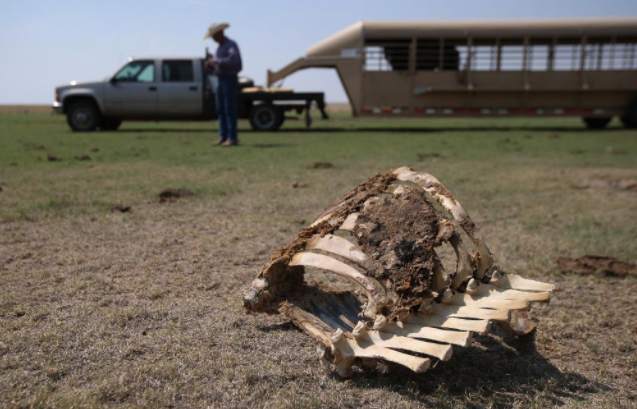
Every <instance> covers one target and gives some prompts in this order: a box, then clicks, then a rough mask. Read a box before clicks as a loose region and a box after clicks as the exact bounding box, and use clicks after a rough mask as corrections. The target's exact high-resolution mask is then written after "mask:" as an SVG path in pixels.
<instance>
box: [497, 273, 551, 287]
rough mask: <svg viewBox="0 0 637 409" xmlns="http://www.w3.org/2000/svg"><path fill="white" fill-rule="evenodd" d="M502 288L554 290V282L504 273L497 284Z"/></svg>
mask: <svg viewBox="0 0 637 409" xmlns="http://www.w3.org/2000/svg"><path fill="white" fill-rule="evenodd" d="M495 285H496V286H497V287H500V288H511V289H513V290H522V291H553V290H555V285H554V284H549V283H543V282H541V281H535V280H529V279H528V278H524V277H521V276H519V275H517V274H504V276H503V277H502V278H500V279H499V280H498V282H497V283H496V284H495Z"/></svg>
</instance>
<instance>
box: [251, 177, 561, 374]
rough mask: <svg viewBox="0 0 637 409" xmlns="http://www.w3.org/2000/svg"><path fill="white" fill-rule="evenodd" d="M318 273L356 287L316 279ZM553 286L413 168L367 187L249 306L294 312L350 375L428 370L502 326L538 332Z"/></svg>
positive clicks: (280, 263) (267, 279) (280, 258)
mask: <svg viewBox="0 0 637 409" xmlns="http://www.w3.org/2000/svg"><path fill="white" fill-rule="evenodd" d="M443 247H446V248H450V249H451V250H450V251H449V252H450V254H452V255H453V257H452V261H451V262H449V261H448V258H446V259H444V260H443V257H442V256H441V254H442V250H443ZM313 271H320V272H323V273H326V274H327V275H334V276H335V277H340V278H345V279H347V281H348V282H351V283H353V285H354V287H355V290H352V289H351V288H348V289H343V288H338V287H335V286H333V285H332V284H330V283H327V284H326V283H325V282H311V281H310V280H308V277H307V276H308V275H309V273H311V272H313ZM553 289H554V286H553V285H552V284H548V283H543V282H539V281H534V280H529V279H525V278H522V277H520V276H518V275H514V274H506V273H504V272H503V271H502V270H501V269H500V268H499V267H498V266H497V265H496V264H495V262H494V258H493V255H492V254H491V252H490V250H489V248H488V247H487V245H486V244H485V243H484V241H482V239H481V238H480V237H479V234H478V229H477V228H476V226H475V224H474V223H473V222H472V221H471V219H470V218H469V216H468V215H467V213H466V212H465V210H464V209H463V208H462V206H461V205H460V203H458V201H457V200H456V199H455V198H454V197H453V195H452V194H451V193H450V192H449V191H448V190H447V188H446V187H445V186H444V185H442V184H441V183H440V182H439V181H438V179H436V178H435V177H434V176H432V175H429V174H426V173H416V172H415V171H413V170H412V169H410V168H406V167H402V168H398V169H395V170H393V171H391V172H388V173H385V174H379V175H376V176H374V177H372V178H371V179H369V180H368V181H366V182H364V183H362V184H361V185H359V186H357V187H356V188H355V189H354V190H352V191H351V192H349V193H348V194H347V195H346V196H345V197H344V199H343V200H342V201H340V202H339V203H338V204H337V205H335V206H333V207H331V208H330V209H328V210H327V211H325V212H324V213H323V214H322V215H321V216H319V218H318V219H317V220H316V221H315V222H314V223H313V224H312V225H311V226H310V227H308V228H305V229H303V230H302V231H301V232H299V234H298V235H297V237H296V238H295V239H294V240H293V241H292V242H291V243H290V244H289V245H288V246H286V247H285V248H283V249H281V250H279V251H278V252H276V253H275V254H274V255H273V257H272V259H271V261H270V262H269V263H268V264H267V265H266V266H265V267H264V268H263V270H262V271H261V272H260V273H259V274H258V276H257V278H256V279H255V280H254V281H253V282H252V283H251V285H250V288H249V289H248V291H247V292H246V294H245V297H244V304H245V306H246V308H247V309H248V310H249V311H255V312H268V313H282V314H284V315H286V316H287V317H289V318H290V319H291V320H292V322H294V324H295V325H297V326H298V327H299V328H301V329H302V330H303V331H304V332H306V333H307V334H309V335H310V336H312V337H313V338H315V339H316V340H317V341H318V342H319V343H320V344H321V349H320V350H321V355H322V357H323V358H324V359H325V360H326V361H327V362H329V363H330V364H331V365H333V368H334V369H335V370H336V371H337V372H338V373H339V374H340V375H342V376H347V375H348V374H349V372H350V368H351V366H352V364H354V363H356V362H357V361H358V362H363V363H367V364H369V363H370V362H374V361H376V360H386V361H390V362H394V363H397V364H400V365H403V366H406V367H407V368H409V369H411V370H412V371H414V372H424V371H426V370H427V369H428V368H429V367H431V365H432V364H433V363H435V362H436V361H438V360H441V361H446V360H448V359H450V357H451V354H452V346H453V345H456V346H461V347H464V346H467V345H469V343H470V340H471V336H472V333H478V334H484V333H486V332H487V331H488V330H489V329H490V323H491V322H495V323H498V324H500V326H502V327H503V328H505V329H506V330H508V331H509V332H510V333H513V334H518V335H520V334H527V333H529V332H531V331H532V330H533V329H534V328H535V326H534V324H533V323H531V322H530V321H529V320H528V319H527V316H526V312H527V311H528V308H529V305H530V303H532V302H545V301H548V300H549V298H550V292H551V291H552V290H553Z"/></svg>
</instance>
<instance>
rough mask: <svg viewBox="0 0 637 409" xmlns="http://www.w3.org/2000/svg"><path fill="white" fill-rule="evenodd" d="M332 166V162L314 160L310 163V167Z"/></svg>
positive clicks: (327, 167)
mask: <svg viewBox="0 0 637 409" xmlns="http://www.w3.org/2000/svg"><path fill="white" fill-rule="evenodd" d="M333 167H334V164H333V163H332V162H314V163H312V164H311V165H310V169H332V168H333Z"/></svg>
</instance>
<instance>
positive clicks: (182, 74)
mask: <svg viewBox="0 0 637 409" xmlns="http://www.w3.org/2000/svg"><path fill="white" fill-rule="evenodd" d="M161 80H162V81H164V82H193V81H194V80H195V76H194V72H193V65H192V61H191V60H167V61H164V62H163V64H162V69H161Z"/></svg>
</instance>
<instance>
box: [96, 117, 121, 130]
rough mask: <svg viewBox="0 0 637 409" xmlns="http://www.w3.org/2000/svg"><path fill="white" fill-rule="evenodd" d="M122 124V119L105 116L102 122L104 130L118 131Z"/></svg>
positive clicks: (101, 125)
mask: <svg viewBox="0 0 637 409" xmlns="http://www.w3.org/2000/svg"><path fill="white" fill-rule="evenodd" d="M121 124H122V120H121V119H118V118H103V119H102V122H101V123H100V129H101V130H102V131H117V130H118V129H119V127H120V125H121Z"/></svg>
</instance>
